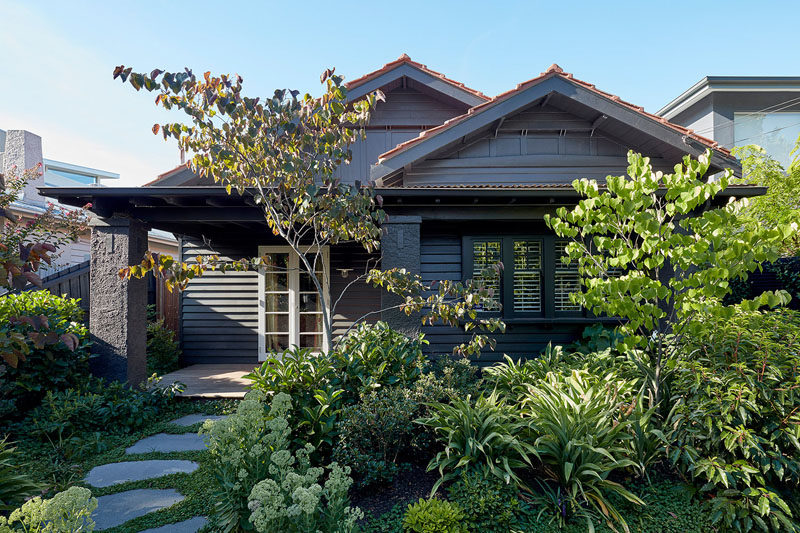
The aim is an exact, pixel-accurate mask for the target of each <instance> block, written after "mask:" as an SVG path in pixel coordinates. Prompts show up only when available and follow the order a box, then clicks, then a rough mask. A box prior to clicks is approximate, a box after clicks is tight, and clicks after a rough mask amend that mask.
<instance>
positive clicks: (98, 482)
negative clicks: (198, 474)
mask: <svg viewBox="0 0 800 533" xmlns="http://www.w3.org/2000/svg"><path fill="white" fill-rule="evenodd" d="M199 467H200V465H198V464H197V463H195V462H194V461H184V460H175V459H172V460H158V459H156V460H151V461H124V462H121V463H111V464H107V465H102V466H96V467H94V468H92V470H91V471H90V472H89V475H87V476H86V482H87V483H88V484H90V485H92V486H93V487H110V486H111V485H118V484H119V483H126V482H128V481H140V480H142V479H155V478H159V477H162V476H168V475H170V474H178V473H187V474H188V473H191V472H194V471H195V470H197V469H198V468H199Z"/></svg>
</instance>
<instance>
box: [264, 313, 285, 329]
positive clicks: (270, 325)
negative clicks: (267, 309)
mask: <svg viewBox="0 0 800 533" xmlns="http://www.w3.org/2000/svg"><path fill="white" fill-rule="evenodd" d="M265 331H267V332H268V333H289V313H267V314H266V328H265Z"/></svg>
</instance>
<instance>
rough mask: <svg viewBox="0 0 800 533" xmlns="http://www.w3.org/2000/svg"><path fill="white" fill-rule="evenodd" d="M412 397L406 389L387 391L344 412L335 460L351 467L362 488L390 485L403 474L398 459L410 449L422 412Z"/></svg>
mask: <svg viewBox="0 0 800 533" xmlns="http://www.w3.org/2000/svg"><path fill="white" fill-rule="evenodd" d="M409 396H410V394H409V391H408V390H406V389H400V388H388V389H383V390H378V391H376V392H372V393H370V394H369V395H367V396H366V397H364V399H363V400H362V401H361V402H360V403H358V404H355V405H351V406H347V407H345V408H344V409H342V413H341V420H340V422H339V428H338V432H339V443H338V445H337V447H336V448H335V450H334V453H333V458H334V459H335V460H337V461H338V462H340V463H342V464H345V465H348V466H350V467H351V468H352V469H353V471H354V472H355V473H356V474H358V476H359V478H360V483H361V484H362V485H370V484H372V483H380V482H389V481H391V480H392V479H393V478H394V476H395V474H396V473H397V472H398V471H399V470H400V468H401V466H402V465H400V464H399V462H398V459H399V456H400V454H401V452H403V451H404V450H405V451H408V448H409V447H410V446H411V441H412V438H413V435H414V430H415V424H414V423H413V420H414V418H415V417H416V415H417V414H418V409H419V404H418V403H417V402H416V401H414V400H413V399H411V398H410V397H409Z"/></svg>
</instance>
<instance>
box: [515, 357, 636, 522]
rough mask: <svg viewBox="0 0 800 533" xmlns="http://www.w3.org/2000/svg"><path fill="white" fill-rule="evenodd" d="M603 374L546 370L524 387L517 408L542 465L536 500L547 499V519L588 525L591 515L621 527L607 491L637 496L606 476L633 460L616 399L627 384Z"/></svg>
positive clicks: (632, 499)
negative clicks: (528, 427) (527, 423)
mask: <svg viewBox="0 0 800 533" xmlns="http://www.w3.org/2000/svg"><path fill="white" fill-rule="evenodd" d="M608 378H610V376H609V377H608ZM608 378H607V379H603V378H600V379H597V378H596V377H594V378H593V377H592V376H590V375H589V374H588V372H586V371H579V370H574V371H572V372H571V373H569V374H558V373H549V374H547V376H546V378H545V379H544V380H543V381H541V382H540V383H538V384H536V385H533V386H530V387H529V390H528V394H527V397H526V399H525V401H524V402H523V408H524V412H525V414H526V415H527V416H529V417H530V419H531V427H532V431H533V435H534V439H535V440H534V441H533V449H532V454H533V455H535V456H536V457H537V458H538V459H539V460H540V461H541V463H542V465H543V466H544V473H545V482H544V483H540V485H541V489H542V491H543V493H544V496H543V498H542V499H541V500H540V501H541V502H544V503H547V504H549V505H550V511H551V512H552V513H553V519H555V520H558V521H560V522H565V521H566V520H568V519H569V518H570V517H572V516H577V517H582V518H584V519H585V520H586V522H587V525H588V526H589V528H590V529H591V528H593V525H592V524H593V521H594V519H596V518H597V517H602V518H603V519H604V520H606V521H613V522H617V523H620V524H622V525H623V527H625V528H626V529H627V525H626V524H625V520H624V519H623V517H622V515H621V514H620V513H619V512H618V511H617V509H616V507H615V506H614V505H613V503H612V501H611V500H610V495H611V494H615V495H618V496H620V497H622V498H624V499H626V500H628V501H630V502H633V503H639V504H642V503H643V502H642V501H641V500H640V499H639V498H638V497H636V496H635V495H634V494H633V493H631V492H630V491H628V490H626V489H625V488H624V487H623V486H622V485H620V484H619V483H616V482H614V481H611V480H610V479H608V478H609V476H610V475H611V474H612V473H613V472H614V471H615V470H620V469H623V468H627V467H632V466H634V465H635V463H634V462H633V461H631V460H630V459H628V458H627V454H628V453H629V448H628V442H629V441H630V440H631V436H630V435H629V433H628V430H629V427H630V424H631V422H630V420H629V419H627V418H626V417H625V413H624V411H623V409H624V404H622V402H621V401H620V398H622V397H624V396H625V393H626V392H627V391H629V390H630V389H631V388H632V387H631V385H630V384H629V383H626V382H624V381H621V382H620V381H614V380H613V379H608ZM626 389H627V391H626Z"/></svg>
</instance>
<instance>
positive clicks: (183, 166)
mask: <svg viewBox="0 0 800 533" xmlns="http://www.w3.org/2000/svg"><path fill="white" fill-rule="evenodd" d="M187 168H189V163H181V164H180V165H178V166H177V167H175V168H173V169H170V170H167V171H166V172H162V173H161V174H159V175H158V177H157V178H156V179H154V180H152V181H148V182H147V183H145V184H144V185H142V186H143V187H147V186H148V185H158V182H160V181H161V180H163V179H166V178H169V177H170V176H173V175H175V174H177V173H179V172H181V171H182V170H184V169H187Z"/></svg>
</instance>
